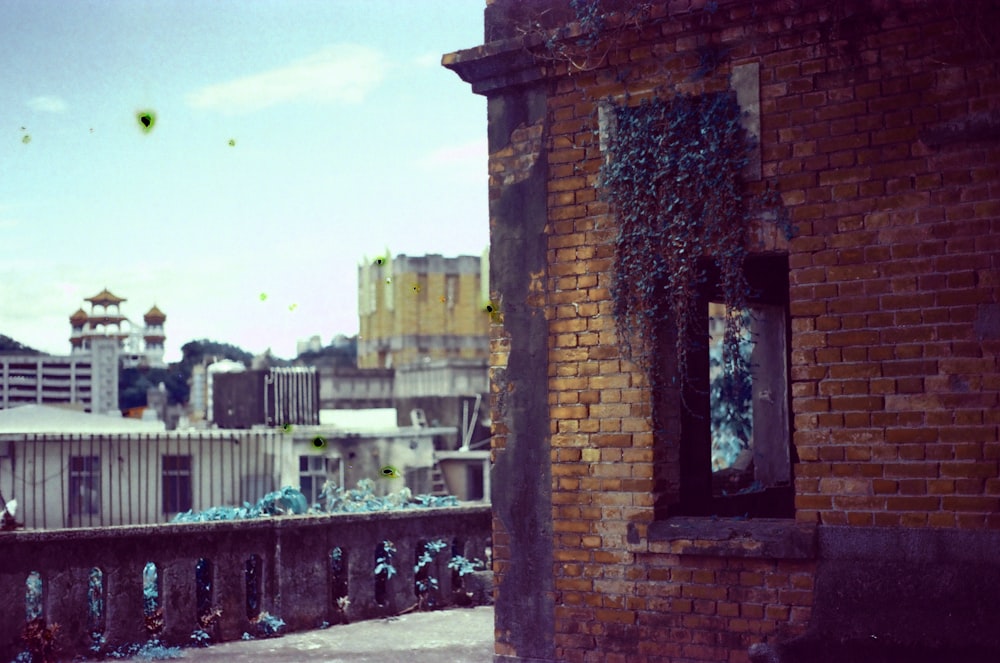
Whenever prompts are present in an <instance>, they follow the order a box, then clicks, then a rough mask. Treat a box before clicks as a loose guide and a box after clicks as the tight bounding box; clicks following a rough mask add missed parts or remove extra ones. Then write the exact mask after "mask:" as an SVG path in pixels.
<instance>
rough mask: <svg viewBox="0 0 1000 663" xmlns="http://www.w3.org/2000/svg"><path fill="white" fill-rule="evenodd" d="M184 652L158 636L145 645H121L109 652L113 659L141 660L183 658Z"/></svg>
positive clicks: (109, 656)
mask: <svg viewBox="0 0 1000 663" xmlns="http://www.w3.org/2000/svg"><path fill="white" fill-rule="evenodd" d="M182 656H184V653H183V652H182V651H181V648H180V647H166V646H164V645H163V643H161V642H160V641H159V640H157V639H156V638H153V639H152V640H150V641H149V642H147V643H146V644H144V645H137V644H131V645H126V646H123V647H119V648H118V649H116V650H115V651H113V652H111V653H110V654H108V658H113V659H119V660H120V659H132V658H135V659H139V660H140V661H165V660H170V659H176V658H181V657H182Z"/></svg>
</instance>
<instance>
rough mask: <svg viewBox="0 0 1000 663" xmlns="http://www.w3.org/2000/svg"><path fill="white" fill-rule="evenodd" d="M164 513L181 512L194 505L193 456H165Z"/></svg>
mask: <svg viewBox="0 0 1000 663" xmlns="http://www.w3.org/2000/svg"><path fill="white" fill-rule="evenodd" d="M161 481H162V485H163V513H165V514H170V513H181V512H182V511H188V510H190V509H191V506H192V502H193V500H192V493H191V456H163V473H162V477H161Z"/></svg>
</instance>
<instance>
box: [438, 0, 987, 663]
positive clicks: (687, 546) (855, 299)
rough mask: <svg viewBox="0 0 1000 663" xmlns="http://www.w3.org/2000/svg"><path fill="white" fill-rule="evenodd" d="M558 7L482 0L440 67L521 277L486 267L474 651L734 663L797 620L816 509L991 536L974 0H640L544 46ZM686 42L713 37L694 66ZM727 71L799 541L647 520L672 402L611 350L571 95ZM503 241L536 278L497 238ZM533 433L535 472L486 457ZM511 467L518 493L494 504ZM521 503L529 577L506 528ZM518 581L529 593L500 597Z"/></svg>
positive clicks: (827, 515) (670, 436)
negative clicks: (478, 607)
mask: <svg viewBox="0 0 1000 663" xmlns="http://www.w3.org/2000/svg"><path fill="white" fill-rule="evenodd" d="M620 4H621V3H606V5H607V6H617V5H620ZM633 4H635V3H633ZM626 6H627V3H626ZM549 10H551V11H549ZM529 18H530V19H531V21H530V22H526V20H527V19H529ZM567 18H572V12H569V11H568V10H567V8H566V6H565V3H557V2H534V3H524V2H520V3H517V2H508V1H505V0H495V1H494V2H491V3H488V7H487V10H486V32H487V35H490V36H491V37H493V38H494V41H488V42H487V43H486V44H484V45H483V46H481V47H478V48H477V49H471V50H469V51H462V52H459V53H456V54H451V55H448V56H445V61H444V62H445V66H448V67H449V68H452V69H454V70H455V71H456V72H457V73H458V74H459V75H460V76H462V78H463V79H464V80H466V81H468V82H470V83H472V87H473V91H475V92H477V93H482V94H486V95H487V96H488V98H489V100H490V118H491V122H490V128H489V132H490V150H491V158H490V178H491V187H490V198H491V229H492V239H493V255H492V257H491V264H492V265H493V269H494V272H495V273H496V274H500V273H501V272H503V271H505V270H506V271H508V272H509V271H517V272H521V273H522V278H521V281H519V282H518V285H517V287H514V285H515V284H514V283H513V281H508V282H509V283H511V285H510V286H509V287H507V283H508V282H505V281H504V280H503V279H499V280H498V279H492V280H491V283H492V282H495V283H496V284H497V285H496V286H495V292H494V294H493V296H494V298H501V299H502V300H503V302H504V314H505V315H504V321H503V324H502V325H501V324H499V323H495V324H494V325H493V328H492V332H493V336H492V354H491V365H492V371H491V372H492V377H493V392H494V409H493V421H494V435H495V436H494V459H495V462H496V467H495V470H494V474H495V476H494V479H493V486H494V490H495V494H494V497H493V504H494V531H495V537H494V545H495V546H496V548H495V553H496V556H495V570H496V572H497V581H498V582H497V649H496V651H497V654H498V659H497V660H511V661H513V660H523V661H535V660H560V661H609V662H614V661H628V662H629V663H632V662H636V661H732V662H737V661H747V660H748V653H747V649H748V647H749V646H750V645H751V644H753V643H755V642H760V641H764V640H767V639H768V638H770V639H772V641H773V640H781V639H786V638H789V637H792V636H795V635H800V634H803V633H805V632H807V630H812V631H816V630H817V629H818V628H820V627H819V626H817V624H818V623H819V621H820V620H813V608H814V602H815V601H817V600H820V598H817V597H818V596H819V595H818V594H817V593H816V592H815V591H814V587H815V584H816V578H817V577H822V573H825V572H826V571H824V569H829V568H832V567H831V565H830V564H827V565H826V566H824V560H825V559H827V557H824V555H827V554H830V555H832V554H835V552H831V551H832V548H831V547H830V546H827V545H826V544H823V543H822V541H825V540H827V539H822V537H821V539H822V541H821V542H820V543H816V538H815V532H816V528H817V527H818V528H819V530H820V531H821V532H834V533H838V532H840V533H843V532H847V531H848V530H850V532H848V533H846V534H843V536H845V537H848V538H849V537H851V536H862V537H863V536H867V534H865V533H866V532H872V531H875V530H874V529H865V528H877V527H896V528H932V529H933V530H935V532H934V533H929V534H928V536H935V537H945V538H944V539H935V540H948V539H947V537H948V536H952V533H954V536H959V534H958V532H962V531H965V532H969V531H973V532H980V533H983V536H987V535H989V530H997V529H1000V476H998V461H1000V434H998V427H1000V369H998V365H997V357H998V353H1000V279H998V277H997V274H998V273H1000V272H998V268H1000V175H998V168H1000V38H998V37H996V36H995V35H993V34H987V31H985V30H984V27H985V26H986V25H990V24H995V22H996V20H998V19H1000V7H998V6H997V4H996V3H993V2H985V1H984V2H970V3H958V2H948V1H945V0H943V1H941V2H933V3H932V2H922V1H918V0H896V1H889V0H881V1H872V2H852V1H850V0H845V1H842V2H818V1H815V2H814V1H810V0H803V1H799V2H777V1H775V2H766V1H762V2H742V1H741V2H735V1H733V2H726V1H724V0H723V1H720V2H717V3H714V2H712V3H710V2H700V1H698V0H690V1H673V2H655V3H652V9H651V12H650V13H649V14H648V15H647V16H646V17H644V18H643V19H641V20H639V21H637V22H636V23H635V25H629V26H626V27H624V28H623V29H621V30H617V29H615V25H616V24H615V23H614V22H612V23H611V26H612V31H611V32H612V34H613V37H612V40H611V41H608V40H607V39H605V41H602V42H600V43H598V44H597V45H596V46H594V47H593V48H591V49H589V50H584V51H581V50H576V51H573V50H572V49H570V50H569V51H567V52H568V53H569V55H568V56H565V55H559V54H558V52H557V51H554V50H551V49H549V48H548V47H547V44H549V43H553V42H551V41H549V38H548V34H549V33H548V32H546V30H547V29H556V28H558V27H559V26H560V25H561V24H560V23H559V20H560V19H562V20H566V19H567ZM547 20H551V23H550V24H544V22H545V21H547ZM580 33H581V28H580V27H579V26H573V25H571V26H570V27H569V31H568V33H566V32H564V33H563V34H570V35H573V34H580ZM605 37H606V35H605ZM555 43H560V42H558V41H556V42H555ZM567 52H564V53H567ZM708 53H716V54H719V53H721V54H723V55H722V57H720V58H719V59H718V63H717V66H715V67H714V68H711V71H709V72H707V74H705V75H696V72H697V71H698V70H699V69H704V64H705V58H706V54H708ZM595 54H596V55H595ZM750 63H756V64H758V65H759V81H758V83H759V102H760V131H761V146H760V166H761V175H762V180H761V181H759V182H751V183H750V184H749V185H748V187H749V188H750V189H751V190H759V188H760V187H761V186H764V184H765V183H768V184H770V185H771V186H776V187H777V188H778V190H779V191H780V194H781V198H782V202H783V204H784V207H785V209H786V210H787V211H788V213H789V215H790V217H791V221H792V223H793V224H794V225H795V226H797V233H796V235H795V236H794V237H793V238H792V239H791V240H790V241H785V240H784V239H783V238H782V237H779V236H778V235H777V234H776V233H774V232H773V231H768V230H766V228H765V226H766V225H767V224H763V225H761V226H760V230H761V232H759V233H758V234H757V236H756V240H755V242H756V247H755V248H756V249H757V250H764V251H768V252H775V251H777V252H781V253H785V254H787V256H788V263H789V281H790V288H789V293H788V294H789V310H790V325H791V338H790V345H791V347H790V357H789V360H790V389H791V415H792V422H791V425H792V431H793V433H792V441H793V445H794V451H795V453H796V454H797V463H796V464H795V465H794V491H795V497H794V507H795V511H794V519H790V520H789V521H788V523H787V524H786V526H787V527H788V528H789V531H793V530H794V531H796V532H799V533H802V532H804V534H803V536H805V537H806V539H804V540H806V541H807V543H806V544H804V547H797V546H798V544H794V545H793V544H790V543H789V541H790V539H786V540H784V542H783V543H781V542H779V543H775V544H774V545H773V546H772V545H771V544H770V543H767V542H763V541H760V540H758V533H757V532H756V531H755V530H754V529H753V526H752V525H750V526H748V529H746V530H740V531H739V532H737V533H736V534H733V531H734V530H732V528H731V527H730V525H728V524H721V523H719V524H717V529H719V530H720V532H721V533H719V532H713V531H712V530H711V528H712V527H713V524H712V523H711V522H709V523H708V525H707V527H708V528H709V529H707V530H706V529H705V527H704V526H703V525H702V524H697V523H695V524H692V523H687V522H685V523H682V524H680V525H677V524H671V522H670V520H664V519H663V517H662V513H663V511H662V509H661V508H660V507H661V506H662V505H663V504H662V503H667V504H669V503H670V502H672V501H676V497H677V493H678V490H679V488H678V484H679V479H680V466H679V455H680V452H679V446H680V444H681V443H682V441H681V440H680V439H679V438H680V421H679V420H680V405H679V394H677V393H674V392H671V391H669V390H668V389H664V390H660V391H658V392H657V393H656V394H652V393H651V391H650V389H649V386H648V382H647V380H646V378H645V376H644V375H643V374H642V372H641V371H639V370H638V369H637V368H636V367H635V366H633V365H631V364H630V363H628V362H626V361H624V360H623V359H622V358H621V356H620V352H619V348H618V346H617V338H616V328H615V323H614V318H613V315H612V301H611V299H610V292H609V288H610V285H611V281H612V269H613V261H614V241H615V236H616V231H617V228H616V222H615V218H614V215H613V213H612V212H611V210H609V209H608V207H607V205H606V204H605V203H604V202H602V201H601V199H600V196H599V192H598V188H597V187H598V185H599V171H600V167H601V163H602V161H603V159H604V154H603V153H602V151H601V149H600V135H599V134H600V132H599V130H598V129H599V127H598V119H599V110H598V106H599V103H600V102H603V101H605V100H608V99H610V100H611V102H612V103H615V104H622V103H627V104H636V103H638V102H639V100H641V99H643V98H648V97H651V96H654V95H669V94H673V93H674V91H678V92H689V93H693V94H698V93H701V92H708V91H715V90H724V89H726V88H727V87H729V85H730V81H729V75H730V74H731V73H732V70H733V67H735V66H738V65H742V64H750ZM702 73H704V72H702ZM528 90H530V92H528ZM539 99H544V108H543V109H541V110H540V109H539V106H540V104H541V102H540V101H539ZM539 182H541V188H540V189H537V188H536V189H532V188H531V187H530V185H531V184H532V183H534V184H538V183H539ZM511 199H516V200H517V202H516V203H514V202H512V201H511ZM518 214H520V216H519V217H518V216H517V215H518ZM519 224H520V225H519ZM512 226H517V227H519V228H520V231H519V232H520V235H519V236H518V237H517V238H512V237H511V234H512V231H511V230H510V227H512ZM514 234H516V233H514ZM518 242H520V244H518ZM530 242H539V243H540V244H541V245H542V246H544V251H545V253H544V266H543V269H539V268H538V266H537V265H534V264H532V263H530V262H526V261H522V260H519V259H518V258H516V257H515V256H514V255H513V252H514V251H513V249H511V248H510V247H511V246H524V245H525V244H526V243H530ZM511 278H512V277H511ZM522 281H523V282H524V284H523V285H520V283H521V282H522ZM512 312H513V313H514V315H512ZM539 316H543V317H544V322H545V332H546V333H545V334H544V336H543V337H540V338H538V337H536V335H535V334H536V332H535V328H534V327H533V326H532V324H533V323H534V321H535V320H536V319H537V318H538V317H539ZM519 353H522V354H526V355H527V356H530V357H531V358H532V360H534V361H543V362H544V363H545V371H546V379H545V385H544V390H543V394H544V395H545V396H547V411H546V413H547V421H546V423H545V424H543V425H540V424H538V423H537V417H536V416H535V415H534V412H533V410H531V404H530V403H529V402H528V400H527V397H526V396H525V395H524V394H523V393H521V392H522V391H524V390H533V389H535V388H537V385H535V384H533V383H532V384H529V381H531V380H535V379H537V378H535V377H532V374H531V373H529V372H526V371H520V372H519V373H518V374H517V375H513V374H512V371H511V369H510V367H511V366H512V365H513V364H514V363H515V362H517V361H519ZM521 361H523V357H522V358H521ZM654 396H655V398H654ZM654 402H655V403H657V407H659V408H660V409H659V410H658V413H659V418H658V424H659V425H658V427H657V428H658V429H659V430H657V431H655V432H654V430H653V428H654V427H653V426H652V425H651V423H650V421H651V414H652V412H653V405H652V404H653V403H654ZM526 449H527V450H526ZM539 450H541V451H542V452H545V453H546V455H547V456H548V458H547V459H546V460H547V461H548V462H547V463H543V464H542V465H543V466H540V467H535V466H529V467H525V466H524V465H523V464H518V463H512V462H511V461H510V460H509V459H510V457H525V456H528V455H531V454H533V453H536V452H538V451H539ZM549 475H551V476H550V477H549ZM539 477H540V480H542V481H548V480H549V478H550V484H549V486H548V487H547V488H548V489H549V490H547V491H545V490H541V491H537V492H536V493H533V495H534V499H537V500H541V501H543V502H544V500H548V502H546V503H542V504H538V503H535V502H534V501H531V500H530V499H528V498H524V497H520V498H519V499H517V500H515V499H513V498H509V497H508V498H505V497H504V495H502V494H497V493H500V492H502V491H506V490H509V491H520V490H521V489H522V487H523V485H524V484H525V483H527V482H528V481H530V480H533V479H537V478H539ZM542 511H544V512H545V516H544V517H542V516H538V517H540V518H541V521H542V522H541V523H540V524H539V525H538V527H539V529H540V530H544V529H545V528H546V527H550V528H551V532H552V534H551V537H552V538H551V555H552V567H551V570H550V569H538V568H534V567H533V565H534V564H536V563H537V561H536V560H533V558H532V557H531V556H530V555H528V554H526V553H525V552H524V551H523V550H522V549H521V547H520V545H521V544H519V543H518V541H517V540H516V538H517V537H516V536H514V535H512V534H511V533H510V532H509V531H508V530H509V529H510V526H511V525H510V523H511V522H512V520H513V519H515V518H516V517H517V513H529V514H530V515H531V517H532V518H535V517H536V516H537V514H538V513H539V512H542ZM705 520H708V519H705ZM670 527H675V529H676V528H679V529H677V531H674V532H672V531H671V530H669V528H670ZM727 527H730V529H729V530H728V532H729V533H728V535H727V533H726V531H723V530H725V528H727ZM720 528H721V529H720ZM689 530H690V531H689ZM677 532H682V533H680V534H679V533H677ZM744 535H745V536H744ZM915 535H916V536H919V535H920V534H919V532H916V533H915ZM796 536H798V535H796ZM838 536H839V534H838ZM963 536H964V534H963ZM727 537H728V538H727ZM809 537H812V538H809ZM779 538H780V537H779ZM834 538H835V537H834ZM928 540H930V539H928ZM882 554H883V556H884V557H885V558H886V559H888V558H890V557H891V556H892V555H893V554H896V553H893V552H892V551H888V552H883V553H882ZM934 559H935V560H937V561H941V560H939V559H938V558H934ZM942 563H943V562H942ZM991 563H995V557H993V561H992V562H991ZM524 574H532V577H533V578H534V579H535V580H536V582H537V586H538V587H540V588H542V589H538V590H537V591H538V593H539V594H544V595H545V596H544V597H543V598H544V599H545V600H541V599H540V600H539V601H538V602H536V603H532V604H531V605H530V606H529V605H527V603H528V602H527V601H525V599H524V598H523V597H516V596H513V594H515V593H516V592H517V591H524V587H525V586H526V585H525V583H524V581H523V576H524ZM515 578H516V579H515ZM508 580H509V582H508ZM549 587H551V590H549ZM928 591H930V590H928ZM821 598H822V600H826V598H825V597H821ZM926 598H927V599H928V600H933V597H932V596H930V594H928V596H927V597H926ZM506 606H511V608H510V612H507V610H508V608H507V607H506ZM513 606H517V607H518V609H519V610H520V613H519V616H518V617H517V618H515V616H514V612H515V611H514V610H513ZM888 609H893V606H889V608H888ZM900 609H903V608H900ZM526 610H527V612H525V611H526ZM532 610H533V611H534V612H531V611H532ZM549 611H551V613H550V612H549ZM991 611H993V609H992V608H991ZM994 612H995V611H994ZM549 614H551V615H553V616H554V621H553V622H552V626H551V631H550V632H549V633H542V634H539V633H537V632H536V631H538V630H539V629H547V628H549V627H548V626H544V623H545V622H543V621H542V620H543V618H547V617H548V615H549ZM995 616H996V615H995ZM900 621H904V622H905V621H906V619H901V620H900ZM539 624H543V625H541V626H540V625H539ZM956 628H957V627H956ZM956 632H957V631H956ZM900 637H903V636H900ZM807 660H808V659H807ZM816 660H819V659H816Z"/></svg>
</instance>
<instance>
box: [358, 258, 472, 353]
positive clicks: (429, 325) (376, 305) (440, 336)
mask: <svg viewBox="0 0 1000 663" xmlns="http://www.w3.org/2000/svg"><path fill="white" fill-rule="evenodd" d="M487 255H488V254H487V253H484V254H483V256H482V257H480V256H458V257H456V258H445V257H444V256H441V255H439V254H432V255H426V256H406V255H399V256H395V257H393V256H390V255H386V256H382V257H380V258H376V259H374V260H370V261H366V262H365V263H364V264H362V265H360V266H359V267H358V316H359V318H360V323H361V330H360V335H359V336H358V367H359V368H392V367H395V366H405V365H408V364H413V363H416V362H421V361H425V360H435V359H448V358H453V357H460V358H464V359H477V358H487V357H489V324H490V314H489V312H487V311H486V310H485V307H486V304H487V301H488V298H489V294H488V292H489V291H488V274H489V268H488V265H487V257H486V256H487Z"/></svg>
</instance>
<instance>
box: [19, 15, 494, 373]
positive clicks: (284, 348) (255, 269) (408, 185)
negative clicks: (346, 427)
mask: <svg viewBox="0 0 1000 663" xmlns="http://www.w3.org/2000/svg"><path fill="white" fill-rule="evenodd" d="M484 5H485V2H484V0H317V1H315V2H306V1H300V0H275V1H271V2H265V1H260V0H238V1H219V0H212V1H211V2H208V1H204V0H172V1H169V2H168V1H155V2H154V1H140V0H116V1H105V2H81V1H72V2H67V1H66V0H0V333H3V334H6V335H8V336H12V337H13V338H15V339H17V340H19V341H21V342H22V343H25V344H28V345H31V346H34V347H37V348H39V349H41V350H44V351H47V352H52V353H57V354H67V353H68V352H69V342H68V337H69V332H70V327H69V322H68V318H69V315H70V314H72V313H73V312H74V311H75V310H76V309H77V308H78V307H79V306H81V305H82V304H83V303H84V302H83V299H84V298H85V297H89V296H92V295H94V294H96V293H97V292H99V291H100V290H101V289H102V288H104V287H107V288H109V289H110V290H111V291H112V292H114V293H115V294H117V295H119V296H121V297H125V298H127V299H128V301H127V302H125V303H124V304H123V305H122V312H123V313H124V314H126V315H128V316H129V317H130V318H132V319H133V320H135V321H137V322H141V319H142V314H143V313H144V312H145V311H147V310H148V309H149V308H150V307H151V306H152V305H153V304H154V303H156V304H157V305H158V306H159V307H160V308H161V309H162V310H163V311H164V313H166V315H167V322H166V334H167V348H166V350H167V359H168V361H174V360H177V359H179V358H180V346H181V345H182V344H183V343H185V342H187V341H189V340H192V339H194V338H202V337H207V338H212V339H217V340H220V341H226V342H230V343H235V344H238V345H241V346H243V347H245V348H246V349H247V350H250V351H251V352H261V351H263V350H265V349H266V348H268V347H270V348H272V350H273V351H274V352H275V353H276V354H278V355H279V356H284V357H289V356H293V355H294V352H295V342H296V340H297V339H305V338H307V337H309V336H311V335H313V334H319V335H320V336H321V337H322V339H323V341H324V343H326V342H329V340H330V337H332V336H333V335H334V334H337V333H346V334H353V333H356V332H357V326H358V320H357V292H356V288H357V265H358V263H359V262H360V261H361V260H362V258H363V257H364V256H365V255H367V256H370V257H374V256H375V255H376V254H379V253H382V252H384V250H385V248H386V247H388V248H389V249H390V250H391V251H392V253H394V254H400V253H405V254H408V255H421V254H425V253H442V254H444V255H459V254H476V255H479V254H480V253H481V252H482V251H483V249H484V248H485V247H486V245H487V243H488V241H489V237H488V235H489V231H488V217H487V191H486V179H487V175H486V103H485V100H484V99H483V98H482V97H479V96H476V95H473V94H472V92H471V91H470V89H469V87H468V85H466V84H465V83H463V82H462V81H461V80H459V78H458V77H457V76H456V75H455V74H453V73H452V72H449V71H447V70H445V69H444V68H442V67H441V66H440V58H441V55H442V54H443V53H446V52H450V51H455V50H459V49H463V48H469V47H472V46H476V45H478V44H480V43H482V15H483V6H484ZM146 109H150V110H153V111H154V112H155V113H156V123H155V124H154V126H153V128H152V130H151V131H149V132H148V133H144V132H143V131H142V130H141V127H140V125H139V123H138V121H137V119H136V115H137V113H138V112H140V111H143V110H146ZM26 137H27V139H26ZM26 140H27V142H25V141H26ZM230 140H233V141H235V145H233V146H231V145H230V144H229V141H230ZM261 293H266V294H267V299H266V300H264V301H262V300H261V297H260V294H261Z"/></svg>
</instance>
